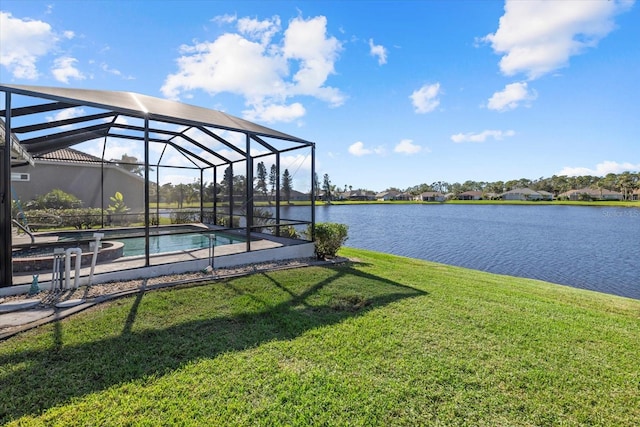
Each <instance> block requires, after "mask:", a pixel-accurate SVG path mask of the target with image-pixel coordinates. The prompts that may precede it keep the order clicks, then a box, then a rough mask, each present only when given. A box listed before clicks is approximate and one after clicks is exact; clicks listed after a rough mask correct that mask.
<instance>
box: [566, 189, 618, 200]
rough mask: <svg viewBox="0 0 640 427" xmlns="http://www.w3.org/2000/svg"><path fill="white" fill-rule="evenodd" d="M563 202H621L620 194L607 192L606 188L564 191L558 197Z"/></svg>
mask: <svg viewBox="0 0 640 427" xmlns="http://www.w3.org/2000/svg"><path fill="white" fill-rule="evenodd" d="M558 198H559V199H565V200H622V193H620V192H617V191H611V190H607V189H606V188H601V189H598V188H589V187H585V188H580V189H578V190H569V191H565V192H564V193H561V194H559V195H558Z"/></svg>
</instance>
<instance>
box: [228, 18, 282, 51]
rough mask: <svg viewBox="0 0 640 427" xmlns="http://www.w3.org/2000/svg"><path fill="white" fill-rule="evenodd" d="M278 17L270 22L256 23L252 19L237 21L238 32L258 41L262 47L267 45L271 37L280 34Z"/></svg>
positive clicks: (266, 20)
mask: <svg viewBox="0 0 640 427" xmlns="http://www.w3.org/2000/svg"><path fill="white" fill-rule="evenodd" d="M280 29H281V28H280V17H279V16H274V17H273V18H272V19H271V20H268V19H265V20H263V21H258V20H257V19H253V18H240V19H238V31H239V32H240V34H243V35H245V36H247V37H248V38H249V39H251V40H258V41H260V44H262V45H268V44H269V43H270V42H271V39H272V38H273V36H275V35H276V34H277V33H278V32H280Z"/></svg>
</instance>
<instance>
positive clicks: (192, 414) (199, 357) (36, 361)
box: [0, 248, 640, 426]
mask: <svg viewBox="0 0 640 427" xmlns="http://www.w3.org/2000/svg"><path fill="white" fill-rule="evenodd" d="M340 255H342V256H345V257H348V258H349V259H350V260H351V262H348V263H345V264H339V265H335V266H329V267H309V268H301V269H295V270H288V271H279V272H269V273H261V274H255V275H252V276H248V277H244V278H238V279H232V280H225V281H221V282H217V283H211V284H206V285H204V286H194V287H188V286H186V287H180V288H174V289H170V290H165V291H156V292H147V293H140V294H138V295H136V296H135V297H130V298H125V299H121V300H117V301H114V302H111V303H108V304H104V305H101V306H98V307H97V308H96V309H92V310H89V311H87V312H84V313H81V314H79V315H77V316H74V317H71V318H69V319H65V320H64V321H61V322H56V323H53V324H49V325H46V326H44V327H41V328H39V329H36V330H32V331H29V332H27V333H24V334H21V335H19V336H16V337H13V338H11V339H9V340H7V341H5V342H3V343H2V345H1V346H0V360H2V363H1V364H0V382H1V383H2V384H3V386H2V387H1V388H0V421H1V422H2V423H9V424H10V425H11V424H13V425H51V424H57V425H71V424H73V425H95V424H102V425H120V424H145V423H146V424H150V425H152V424H179V425H221V424H224V425H283V424H287V425H347V424H348V425H514V426H516V425H559V424H562V425H603V426H604V425H607V426H608V425H621V426H625V425H629V426H631V425H638V424H639V423H640V394H639V393H638V383H639V381H640V372H639V371H638V369H637V361H638V360H640V301H637V300H633V299H629V298H622V297H617V296H612V295H607V294H601V293H596V292H591V291H584V290H579V289H574V288H570V287H565V286H560V285H554V284H551V283H546V282H540V281H536V280H530V279H521V278H515V277H509V276H501V275H495V274H489V273H483V272H479V271H474V270H468V269H464V268H459V267H452V266H448V265H443V264H437V263H433V262H428V261H421V260H416V259H411V258H403V257H398V256H393V255H387V254H383V253H379V252H371V251H365V250H359V249H351V248H343V249H342V250H341V251H340Z"/></svg>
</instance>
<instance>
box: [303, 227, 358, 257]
mask: <svg viewBox="0 0 640 427" xmlns="http://www.w3.org/2000/svg"><path fill="white" fill-rule="evenodd" d="M348 230H349V227H348V226H347V225H345V224H337V223H334V222H320V223H316V227H315V246H316V256H317V257H318V259H326V258H328V257H329V258H332V257H335V256H336V254H337V253H338V250H339V249H340V247H341V246H342V245H343V244H344V242H346V241H347V231H348ZM307 234H308V235H309V236H310V235H311V225H309V227H308V228H307Z"/></svg>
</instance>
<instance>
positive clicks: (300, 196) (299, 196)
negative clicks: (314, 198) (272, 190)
mask: <svg viewBox="0 0 640 427" xmlns="http://www.w3.org/2000/svg"><path fill="white" fill-rule="evenodd" d="M280 197H281V198H284V197H285V196H284V191H282V190H280ZM303 200H311V195H310V194H309V193H302V192H300V191H298V190H291V192H290V193H289V200H286V201H287V202H299V201H303Z"/></svg>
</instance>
